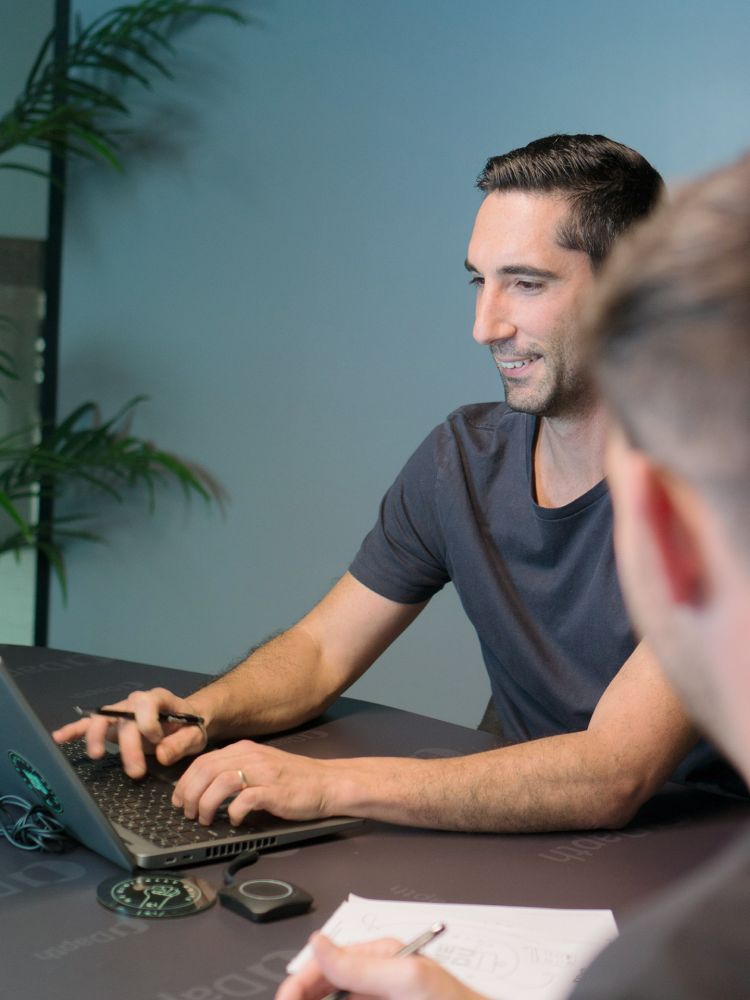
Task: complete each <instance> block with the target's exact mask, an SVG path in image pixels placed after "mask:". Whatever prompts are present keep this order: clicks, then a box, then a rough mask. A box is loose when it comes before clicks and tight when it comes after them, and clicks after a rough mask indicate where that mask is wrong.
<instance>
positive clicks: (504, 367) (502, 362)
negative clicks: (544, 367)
mask: <svg viewBox="0 0 750 1000" xmlns="http://www.w3.org/2000/svg"><path fill="white" fill-rule="evenodd" d="M540 358H541V355H540V354H532V355H531V356H530V357H527V358H498V357H497V356H496V357H495V364H496V365H497V367H498V368H499V369H500V370H501V371H503V372H507V371H514V370H518V369H526V368H529V367H530V366H531V365H533V364H534V362H535V361H538V360H539V359H540Z"/></svg>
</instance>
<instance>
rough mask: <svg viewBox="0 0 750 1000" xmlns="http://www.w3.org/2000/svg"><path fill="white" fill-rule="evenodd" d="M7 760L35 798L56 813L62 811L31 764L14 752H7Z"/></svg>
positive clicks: (44, 780)
mask: <svg viewBox="0 0 750 1000" xmlns="http://www.w3.org/2000/svg"><path fill="white" fill-rule="evenodd" d="M8 759H9V760H10V762H11V764H12V765H13V767H14V768H15V771H16V773H17V774H19V775H20V776H21V778H23V780H24V781H25V782H26V784H27V785H28V787H29V788H30V789H31V791H32V792H33V793H34V794H35V795H36V796H37V798H40V799H41V800H42V802H44V804H45V806H47V808H48V809H52V811H53V812H56V813H61V812H62V811H63V807H62V802H60V800H59V799H58V797H57V796H56V795H55V793H54V791H53V789H52V787H51V786H50V785H49V783H48V782H47V781H46V779H45V778H44V777H43V776H42V775H41V774H40V773H39V771H37V769H36V768H35V767H34V765H33V764H31V763H30V762H29V761H28V760H26V758H25V757H22V756H21V754H20V753H16V751H15V750H9V751H8Z"/></svg>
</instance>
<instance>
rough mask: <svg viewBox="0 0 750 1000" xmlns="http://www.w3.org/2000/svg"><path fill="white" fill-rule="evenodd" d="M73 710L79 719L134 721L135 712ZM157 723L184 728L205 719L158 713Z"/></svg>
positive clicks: (173, 713) (99, 709)
mask: <svg viewBox="0 0 750 1000" xmlns="http://www.w3.org/2000/svg"><path fill="white" fill-rule="evenodd" d="M73 708H74V709H75V711H76V712H78V714H79V715H80V716H81V718H82V719H83V718H91V716H92V715H106V716H107V717H108V718H110V719H135V712H121V711H120V709H119V708H81V706H80V705H74V706H73ZM159 722H181V723H183V725H185V726H202V725H203V724H204V722H205V719H202V718H201V716H200V715H188V714H187V713H184V712H159Z"/></svg>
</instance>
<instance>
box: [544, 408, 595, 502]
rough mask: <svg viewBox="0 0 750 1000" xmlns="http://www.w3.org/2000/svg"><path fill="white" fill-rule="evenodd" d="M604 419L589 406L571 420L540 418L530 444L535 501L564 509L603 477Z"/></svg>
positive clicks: (565, 418)
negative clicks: (531, 445)
mask: <svg viewBox="0 0 750 1000" xmlns="http://www.w3.org/2000/svg"><path fill="white" fill-rule="evenodd" d="M605 442H606V418H605V415H604V410H603V408H602V407H601V406H600V405H599V404H598V403H595V404H592V405H591V407H590V408H589V409H587V411H586V412H585V413H581V414H577V415H576V416H574V417H541V418H540V420H539V426H538V429H537V435H536V441H535V443H534V488H535V490H534V491H535V500H536V502H537V503H538V504H539V506H540V507H564V506H565V504H568V503H571V502H572V501H573V500H576V499H577V498H578V497H580V496H583V494H584V493H586V492H588V490H590V489H591V488H592V486H595V485H596V484H597V483H598V482H599V481H600V480H601V479H602V478H603V476H604V447H605Z"/></svg>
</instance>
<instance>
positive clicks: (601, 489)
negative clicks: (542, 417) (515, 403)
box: [526, 414, 609, 521]
mask: <svg viewBox="0 0 750 1000" xmlns="http://www.w3.org/2000/svg"><path fill="white" fill-rule="evenodd" d="M527 416H528V419H527V421H526V482H527V484H528V490H529V499H530V501H531V505H532V509H533V511H534V513H535V514H536V516H537V517H538V518H540V519H541V520H544V521H562V520H563V518H566V517H572V516H573V515H574V514H579V513H580V512H581V511H582V510H586V508H587V507H590V506H591V505H592V504H594V503H596V502H597V501H598V500H601V498H602V497H606V496H608V495H609V491H608V489H607V481H606V480H605V479H600V480H599V482H598V483H595V484H594V485H593V486H592V487H591V489H590V490H586V492H585V493H582V494H581V496H579V497H576V498H575V500H571V501H570V503H566V504H564V505H563V506H562V507H542V506H541V504H538V503H537V502H536V499H535V497H534V493H535V492H536V491H535V488H534V441H535V440H536V434H537V428H538V426H539V417H538V416H536V415H534V414H528V415H527Z"/></svg>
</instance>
